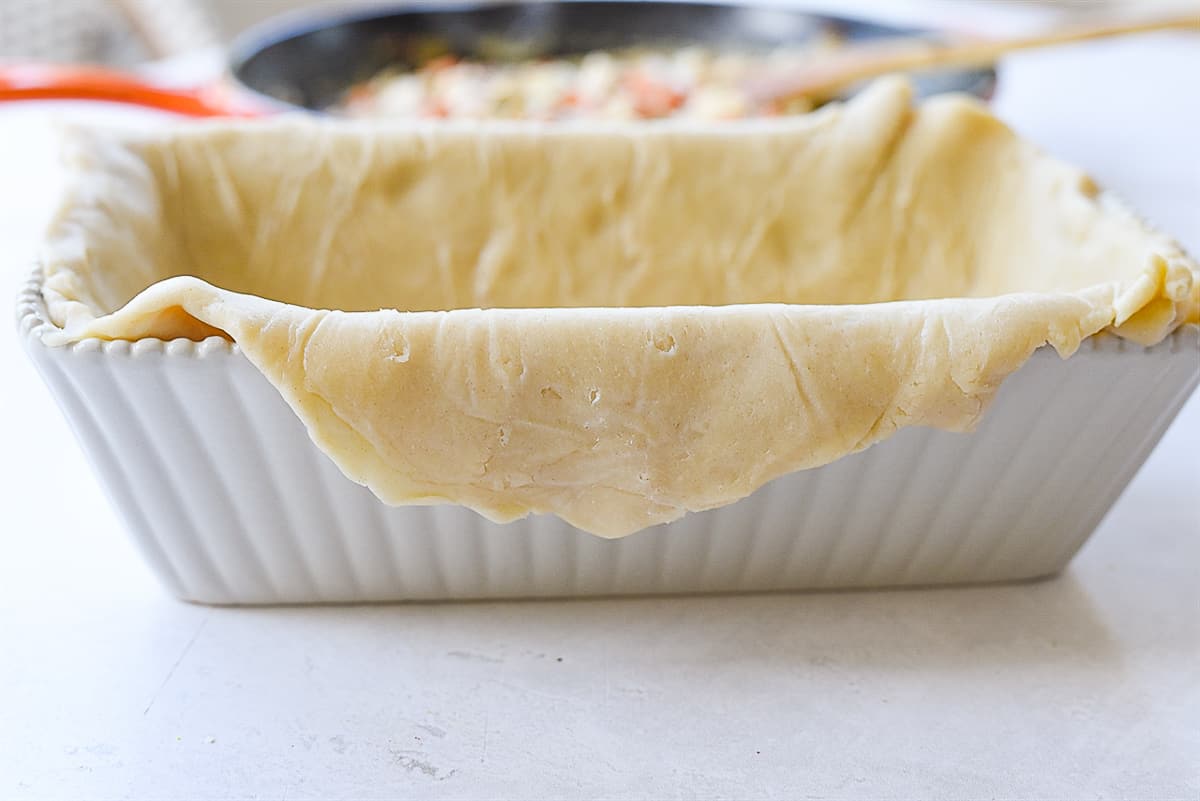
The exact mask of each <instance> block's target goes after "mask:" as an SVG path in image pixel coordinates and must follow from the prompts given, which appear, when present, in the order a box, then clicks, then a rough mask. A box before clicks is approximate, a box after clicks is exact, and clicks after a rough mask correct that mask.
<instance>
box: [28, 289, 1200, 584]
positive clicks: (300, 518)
mask: <svg viewBox="0 0 1200 801" xmlns="http://www.w3.org/2000/svg"><path fill="white" fill-rule="evenodd" d="M40 284H41V282H40V276H39V275H36V274H35V275H34V276H33V277H32V278H31V279H30V281H29V283H28V284H27V286H26V287H25V288H24V290H23V291H22V292H21V294H20V297H19V299H18V305H17V316H18V322H19V327H20V332H21V335H22V337H23V339H24V342H25V345H26V347H27V349H28V350H29V353H30V355H31V356H32V358H33V360H34V362H35V363H36V365H37V367H38V369H39V370H40V371H41V373H42V375H43V376H44V378H45V380H46V382H47V384H48V385H49V386H50V388H51V390H52V392H53V394H54V396H55V398H56V399H57V401H58V403H59V405H60V406H61V407H62V409H63V411H64V413H65V414H66V416H67V418H68V420H69V421H70V423H71V425H72V427H73V428H74V430H75V432H76V434H77V436H78V437H79V440H80V442H81V443H82V445H83V448H84V450H85V451H86V452H87V455H88V457H89V458H90V460H91V462H92V464H93V465H94V467H95V470H96V473H97V475H98V476H99V477H100V480H101V482H102V483H103V485H104V487H105V489H106V491H107V493H108V495H109V497H110V498H111V499H112V502H113V505H114V507H115V508H116V510H117V512H118V514H119V515H120V516H121V518H122V519H123V520H124V522H125V525H126V527H127V528H128V530H129V532H130V533H131V534H132V535H133V537H134V539H135V541H136V542H137V544H138V546H139V548H140V549H141V551H142V553H143V554H144V555H145V557H146V560H147V562H148V563H149V564H150V566H151V568H152V569H153V570H154V572H155V573H156V574H157V575H158V577H159V579H160V580H161V581H162V582H163V584H164V585H165V586H166V587H167V588H168V589H169V590H170V592H172V593H173V594H175V595H177V596H179V597H180V598H184V599H187V600H191V601H199V602H203V603H212V604H264V603H316V602H331V601H332V602H355V601H393V600H409V599H414V600H415V599H454V598H500V597H535V596H582V595H615V594H633V593H683V592H726V591H753V590H783V589H814V588H832V587H884V586H903V585H928V584H944V583H966V582H987V581H1007V580H1015V579H1029V578H1036V577H1042V576H1049V575H1053V574H1054V573H1056V572H1058V571H1060V570H1061V569H1062V568H1063V567H1064V566H1065V565H1066V564H1067V562H1068V561H1069V560H1070V559H1071V557H1072V556H1073V555H1074V554H1075V552H1076V551H1077V550H1078V549H1079V547H1080V546H1081V545H1082V544H1083V542H1084V541H1085V540H1086V539H1087V537H1088V535H1089V534H1091V532H1092V530H1093V529H1094V528H1095V527H1096V525H1097V524H1098V523H1099V521H1100V519H1101V518H1102V517H1103V516H1104V514H1105V512H1107V510H1108V509H1109V507H1110V506H1111V505H1112V503H1113V502H1114V501H1115V500H1116V498H1117V496H1118V495H1119V494H1120V493H1121V491H1122V490H1123V489H1124V487H1125V486H1126V484H1127V483H1128V482H1129V480H1130V478H1132V476H1133V474H1134V473H1135V472H1136V471H1137V469H1138V468H1139V467H1140V466H1141V464H1142V463H1143V462H1144V461H1145V459H1146V457H1147V455H1149V453H1150V451H1151V449H1152V448H1153V447H1154V445H1155V443H1157V441H1158V439H1159V438H1160V437H1161V436H1162V434H1163V432H1164V431H1165V430H1166V428H1167V426H1168V424H1169V423H1170V421H1171V420H1172V418H1173V417H1174V416H1175V414H1176V412H1177V411H1178V410H1179V408H1180V407H1181V406H1182V404H1183V402H1184V401H1185V399H1186V398H1187V396H1188V395H1189V393H1190V392H1191V391H1192V390H1193V389H1194V388H1195V386H1196V384H1197V382H1198V380H1200V332H1198V329H1197V327H1196V326H1184V327H1183V328H1181V329H1180V330H1178V331H1176V332H1175V333H1174V334H1173V335H1171V336H1170V337H1168V338H1167V339H1166V340H1165V341H1164V342H1162V343H1160V344H1159V345H1157V346H1155V347H1152V348H1141V347H1138V346H1135V345H1133V344H1131V343H1129V342H1126V341H1124V340H1121V339H1118V338H1116V337H1111V336H1104V335H1101V336H1096V337H1092V338H1090V339H1088V340H1086V341H1085V342H1084V343H1083V346H1082V348H1081V349H1080V351H1079V352H1078V353H1076V354H1075V355H1074V356H1072V357H1071V358H1070V359H1068V360H1065V361H1064V360H1062V359H1060V358H1059V357H1058V356H1057V355H1056V354H1055V353H1054V351H1053V350H1051V349H1049V348H1043V349H1041V350H1040V351H1038V352H1036V353H1035V354H1034V356H1033V358H1031V359H1030V361H1029V362H1028V363H1027V364H1026V365H1025V366H1024V367H1022V368H1021V369H1020V370H1019V371H1018V372H1017V373H1016V374H1015V375H1013V376H1012V377H1011V378H1010V379H1009V380H1008V381H1007V382H1006V383H1005V384H1004V386H1003V387H1002V388H1001V390H1000V393H999V396H998V397H997V398H996V401H995V403H994V405H993V406H992V408H991V409H990V410H989V411H988V413H987V414H986V416H985V417H984V419H983V422H982V423H981V424H980V426H979V428H978V430H977V431H975V432H974V433H972V434H955V433H948V432H943V431H936V430H928V429H908V430H904V431H901V432H900V433H898V434H896V435H895V436H893V437H891V438H890V439H888V440H886V441H884V442H882V443H880V444H878V445H876V446H874V447H872V448H870V449H868V450H866V451H863V452H860V453H858V454H855V455H852V456H848V457H845V458H843V459H840V460H838V461H836V462H834V463H832V464H829V465H827V466H825V467H821V468H818V469H814V470H807V471H803V472H799V473H794V474H792V475H788V476H785V477H783V478H780V479H778V480H776V481H774V482H772V483H770V484H768V485H766V486H765V487H763V488H762V489H760V490H759V491H758V492H755V493H754V494H753V495H751V496H750V497H748V498H746V499H744V500H742V501H740V502H738V503H735V504H732V505H730V506H727V507H724V508H720V509H716V510H713V511H708V512H701V513H697V514H691V515H688V516H686V517H684V518H683V519H681V520H679V521H677V522H674V523H671V524H668V525H663V526H658V527H655V528H651V529H647V530H645V531H642V532H640V533H638V534H634V535H632V536H629V537H626V538H623V539H615V540H606V539H601V538H599V537H595V536H592V535H590V534H587V533H584V532H581V531H578V530H576V529H574V528H572V527H571V526H569V525H567V524H566V523H563V522H562V521H560V520H558V519H557V518H554V517H549V516H541V517H532V518H527V519H525V520H521V521H518V522H515V523H510V524H506V525H498V524H494V523H491V522H488V521H487V520H486V519H484V518H483V517H481V516H479V515H478V514H476V513H474V512H472V511H469V510H467V509H464V508H460V507H454V506H424V507H421V506H409V507H389V506H386V505H384V504H383V503H381V502H380V501H379V500H377V499H376V498H375V496H374V495H372V494H371V492H370V491H369V490H367V489H365V488H364V487H361V486H359V485H357V484H355V483H353V482H352V481H350V480H349V479H347V478H346V477H345V476H343V475H342V473H341V472H340V471H339V470H338V468H337V467H335V466H334V464H333V463H332V462H331V461H330V460H329V459H328V458H327V457H326V456H325V455H324V454H323V453H322V452H321V451H320V450H318V448H317V447H316V446H315V445H314V444H313V443H312V442H311V441H310V440H309V438H308V436H307V435H306V432H305V430H304V426H303V425H302V424H301V422H300V420H299V419H298V418H297V417H296V416H295V414H294V413H293V412H292V411H291V409H289V408H288V406H287V404H286V403H285V402H284V401H283V399H282V398H281V397H280V395H279V393H278V392H277V391H276V390H275V389H274V388H273V387H272V386H271V385H270V384H269V383H268V382H267V380H266V378H264V377H263V375H262V374H261V373H260V372H259V371H258V370H256V369H255V368H254V367H253V366H252V365H251V364H250V363H249V362H248V361H247V360H246V359H245V357H244V356H243V355H242V354H241V352H240V351H239V350H238V348H237V347H236V346H235V345H232V344H231V343H229V342H228V341H226V340H224V339H219V338H212V339H208V340H206V341H204V342H192V341H189V340H176V341H173V342H163V341H161V340H154V339H148V340H141V341H138V342H132V343H131V342H103V341H100V340H95V339H92V340H85V341H83V342H79V343H77V344H75V345H72V346H68V347H47V346H46V345H44V344H43V343H42V342H41V340H40V338H39V329H40V327H41V326H43V325H46V310H45V306H44V304H43V301H42V298H41V292H40V289H39V287H40Z"/></svg>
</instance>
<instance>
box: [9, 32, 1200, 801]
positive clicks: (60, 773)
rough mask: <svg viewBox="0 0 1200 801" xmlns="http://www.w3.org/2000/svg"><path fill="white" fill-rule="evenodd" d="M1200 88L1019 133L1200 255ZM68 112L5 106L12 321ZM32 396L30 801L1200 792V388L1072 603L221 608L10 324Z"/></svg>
mask: <svg viewBox="0 0 1200 801" xmlns="http://www.w3.org/2000/svg"><path fill="white" fill-rule="evenodd" d="M1198 74H1200V40H1198V39H1197V38H1195V37H1193V38H1191V39H1188V38H1185V37H1183V36H1156V37H1153V38H1145V39H1142V40H1140V41H1136V42H1134V41H1129V42H1120V43H1107V44H1093V45H1087V46H1079V47H1074V48H1070V49H1066V50H1062V51H1058V52H1056V53H1053V54H1051V53H1045V54H1038V55H1028V56H1023V57H1021V58H1018V59H1014V60H1013V61H1012V62H1011V63H1009V64H1008V65H1007V66H1006V69H1005V70H1004V74H1003V76H1002V91H1001V94H1000V96H999V98H998V100H997V109H998V112H999V113H1000V114H1001V115H1002V116H1003V117H1004V118H1005V119H1007V120H1009V121H1010V122H1012V123H1013V124H1014V125H1015V126H1016V127H1017V128H1018V129H1020V130H1021V131H1022V132H1023V133H1025V134H1027V135H1028V136H1030V137H1032V138H1033V139H1035V140H1037V141H1038V142H1040V143H1042V144H1043V145H1044V146H1045V147H1046V148H1047V149H1049V150H1051V151H1052V152H1054V153H1056V154H1058V155H1060V156H1063V157H1065V158H1068V159H1070V160H1072V161H1075V162H1077V163H1080V164H1083V165H1085V166H1086V167H1087V168H1089V169H1090V170H1091V171H1092V172H1093V173H1094V174H1095V175H1096V176H1097V177H1098V178H1099V179H1100V181H1101V182H1102V183H1104V184H1106V185H1108V186H1111V187H1112V188H1114V189H1116V190H1118V191H1119V192H1120V193H1122V194H1123V195H1125V196H1126V197H1127V198H1128V199H1129V200H1130V201H1131V202H1132V203H1133V205H1135V206H1136V207H1137V208H1139V209H1140V210H1141V211H1142V212H1144V213H1145V214H1146V216H1148V217H1149V218H1150V219H1151V220H1153V221H1155V222H1156V223H1158V224H1159V225H1161V226H1162V227H1163V228H1165V229H1166V230H1168V231H1170V232H1172V233H1173V234H1175V235H1176V236H1178V237H1179V238H1180V239H1181V240H1182V241H1183V242H1184V244H1185V245H1187V246H1188V247H1189V248H1190V249H1191V250H1192V251H1193V252H1197V253H1200V148H1198V147H1197V131H1200V85H1198V84H1197V83H1196V79H1195V76H1196V75H1198ZM64 110H65V111H67V112H69V113H72V114H74V113H79V112H77V111H76V110H75V109H74V108H69V107H68V108H64V107H63V106H55V107H53V108H52V109H50V111H54V112H55V113H57V112H58V111H64ZM48 113H49V112H48V108H47V107H46V106H44V105H43V106H38V107H34V106H25V107H23V108H21V109H19V110H18V109H15V108H12V107H9V108H4V109H0V214H2V216H0V235H2V236H3V239H2V243H0V244H2V247H0V292H2V294H3V295H4V296H6V297H12V292H13V288H14V287H15V285H16V283H17V281H18V280H19V279H20V277H21V275H22V271H23V269H24V264H25V259H26V257H27V256H28V253H29V248H30V247H31V243H32V241H33V239H34V238H35V236H36V233H37V225H38V220H39V219H40V218H41V217H42V215H44V213H45V208H46V203H47V201H48V199H49V198H51V197H52V195H53V189H54V183H53V170H52V169H51V167H50V158H51V155H52V153H53V147H52V143H51V140H50V137H49V130H50V128H49V124H48V122H47V117H48ZM92 113H93V114H94V113H95V112H92ZM0 374H2V375H4V376H6V378H5V380H4V384H3V388H2V389H0V443H3V444H2V445H0V478H2V479H3V483H2V484H0V486H2V487H3V490H0V500H2V503H0V532H2V535H3V536H0V798H5V799H9V798H13V799H63V798H106V799H107V798H127V797H128V798H181V799H182V798H188V799H207V798H212V799H217V798H288V799H296V798H407V797H411V798H431V799H441V798H502V797H503V798H533V797H557V798H614V799H616V798H630V799H632V798H678V799H692V798H697V799H699V798H768V797H774V798H792V799H841V798H868V797H869V798H912V797H918V796H919V797H926V798H945V799H953V798H968V797H969V798H994V797H1005V798H1122V797H1138V798H1164V799H1166V798H1196V797H1198V796H1200V682H1198V681H1197V676H1198V675H1200V501H1198V498H1200V396H1197V397H1193V399H1192V400H1191V401H1190V403H1189V405H1188V406H1187V407H1186V408H1185V409H1184V411H1183V413H1182V414H1181V415H1180V417H1179V419H1178V420H1177V421H1176V423H1175V425H1174V427H1173V428H1172V429H1171V430H1170V432H1168V434H1167V435H1166V437H1165V438H1164V440H1163V441H1162V443H1161V444H1160V446H1159V448H1158V449H1157V450H1156V451H1155V453H1154V454H1153V456H1151V458H1150V461H1149V462H1148V463H1147V464H1146V466H1145V468H1144V469H1143V470H1142V472H1141V473H1140V474H1139V475H1138V476H1137V478H1136V479H1135V480H1134V482H1133V484H1132V485H1131V486H1130V487H1129V489H1128V491H1127V492H1126V493H1125V495H1124V496H1123V497H1122V498H1121V500H1120V501H1119V502H1118V503H1117V505H1116V507H1115V508H1114V509H1113V511H1112V513H1111V514H1110V515H1109V516H1108V518H1107V519H1106V520H1105V521H1104V522H1103V523H1102V524H1101V526H1100V528H1099V530H1098V531H1097V532H1096V535H1095V537H1094V538H1093V539H1092V540H1091V541H1090V542H1089V544H1088V545H1087V546H1086V547H1085V548H1084V550H1083V552H1082V553H1081V554H1080V555H1079V557H1078V558H1077V559H1076V560H1075V561H1074V562H1073V564H1072V566H1071V567H1070V569H1069V570H1068V571H1067V572H1066V574H1065V575H1063V576H1062V577H1060V578H1058V579H1056V580H1053V581H1049V582H1044V583H1038V584H1028V585H1017V586H996V587H986V588H975V589H943V590H921V591H897V592H854V593H833V594H797V595H765V596H748V597H707V598H669V599H624V600H598V601H573V602H572V601H565V602H515V603H512V602H510V603H469V604H442V605H397V606H382V607H341V608H285V609H208V608H203V607H198V606H190V605H187V604H183V603H179V602H176V601H174V600H172V599H170V598H168V597H166V596H165V595H164V594H163V592H161V591H160V589H159V588H158V586H157V585H156V584H155V583H154V581H153V580H152V578H151V577H150V574H149V572H148V571H147V569H146V568H145V567H143V565H142V563H141V562H140V560H139V559H138V557H137V555H136V554H135V553H134V551H133V549H132V547H131V546H130V544H129V543H128V542H127V541H126V539H125V537H124V535H123V533H122V531H121V530H120V527H119V525H118V524H117V521H116V519H115V517H114V515H113V513H112V512H111V510H110V509H109V507H108V505H107V504H106V503H105V500H104V498H103V497H102V495H101V493H100V491H99V489H98V487H97V485H96V483H95V481H94V480H93V478H92V476H91V474H90V471H89V470H88V468H87V466H86V464H85V463H84V462H83V459H82V456H81V454H80V451H79V449H78V448H77V447H76V445H75V442H74V440H73V439H72V436H71V434H70V432H69V430H68V429H67V426H66V425H65V423H64V421H63V419H62V418H61V416H60V415H59V413H58V411H57V409H56V408H54V406H53V403H52V401H51V400H50V396H49V394H48V393H47V392H46V390H45V389H44V388H43V386H42V384H41V382H40V380H39V379H38V377H37V376H36V374H35V373H34V371H33V369H32V368H31V367H30V366H29V364H28V363H27V361H26V359H25V358H24V356H23V354H21V353H20V352H19V348H18V346H17V343H16V338H15V337H14V336H12V335H11V334H9V335H7V336H0Z"/></svg>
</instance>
